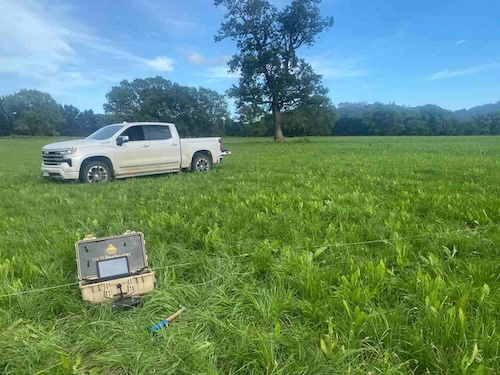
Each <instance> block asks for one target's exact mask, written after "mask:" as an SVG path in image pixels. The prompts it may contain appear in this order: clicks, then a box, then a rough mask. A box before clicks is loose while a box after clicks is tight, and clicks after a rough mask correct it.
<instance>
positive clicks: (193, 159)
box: [42, 122, 230, 183]
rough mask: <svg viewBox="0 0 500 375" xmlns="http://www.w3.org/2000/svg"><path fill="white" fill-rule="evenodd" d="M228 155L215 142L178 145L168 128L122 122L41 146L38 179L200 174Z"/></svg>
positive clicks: (95, 179)
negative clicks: (195, 172)
mask: <svg viewBox="0 0 500 375" xmlns="http://www.w3.org/2000/svg"><path fill="white" fill-rule="evenodd" d="M229 154H230V152H229V151H226V150H224V148H223V147H222V141H221V139H220V138H192V139H191V138H183V139H181V138H180V137H179V133H178V132H177V129H176V127H175V125H174V124H169V123H160V122H135V123H126V122H124V123H123V124H113V125H108V126H105V127H103V128H101V129H99V130H97V131H96V132H94V133H92V134H91V135H89V136H88V137H87V138H85V139H81V140H72V141H65V142H57V143H51V144H48V145H46V146H44V147H43V148H42V158H43V162H42V175H43V177H47V178H53V179H58V180H80V181H81V182H89V183H95V182H107V181H110V180H111V179H112V178H126V177H132V176H144V175H151V174H160V173H171V172H178V171H180V170H182V169H189V170H192V171H206V170H209V169H211V168H212V165H213V164H219V163H221V162H222V158H223V157H224V156H226V155H229Z"/></svg>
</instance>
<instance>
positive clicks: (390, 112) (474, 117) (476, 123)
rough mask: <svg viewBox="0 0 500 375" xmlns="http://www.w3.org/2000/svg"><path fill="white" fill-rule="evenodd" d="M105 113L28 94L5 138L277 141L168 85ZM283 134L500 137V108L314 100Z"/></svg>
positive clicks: (148, 86)
mask: <svg viewBox="0 0 500 375" xmlns="http://www.w3.org/2000/svg"><path fill="white" fill-rule="evenodd" d="M106 99H107V102H106V103H105V104H104V113H94V111H92V110H91V109H87V110H80V109H78V108H76V107H75V106H72V105H67V104H65V105H62V104H59V103H57V102H56V101H55V100H54V98H52V97H51V95H49V94H48V93H44V92H40V91H38V90H27V89H24V90H21V91H19V92H17V93H14V94H11V95H6V96H3V97H0V136H11V135H14V136H15V135H25V136H75V137H85V136H87V135H89V134H91V133H92V132H94V131H95V130H97V129H99V128H100V127H102V126H104V125H107V124H111V123H116V122H123V121H128V122H132V121H162V122H173V123H175V124H176V125H177V127H178V129H179V132H180V133H181V135H182V136H185V137H197V136H215V135H217V136H241V137H250V136H251V137H264V136H272V135H273V131H274V127H273V118H272V114H271V113H269V112H267V113H266V112H264V111H262V110H261V109H260V108H255V107H254V108H252V107H250V106H246V107H242V108H240V110H239V111H238V113H237V114H233V115H231V113H230V111H229V104H228V102H227V100H226V97H225V96H224V95H222V94H219V93H218V92H216V91H214V90H211V89H207V88H203V87H199V88H196V87H189V86H182V85H179V84H177V83H174V82H171V81H169V80H166V79H164V78H162V77H152V78H145V79H135V80H133V81H126V80H125V81H122V82H121V83H120V84H119V85H118V86H114V87H112V88H111V90H110V91H109V92H108V94H107V95H106ZM282 121H283V133H284V135H285V136H288V137H297V136H331V135H333V136H356V135H363V136H371V135H373V136H398V135H500V102H497V103H496V104H486V105H483V106H478V107H474V108H471V109H469V110H465V109H463V110H459V111H449V110H446V109H443V108H441V107H439V106H436V105H425V106H419V107H407V106H400V105H396V104H384V103H374V104H368V103H339V104H338V105H337V106H334V105H333V104H332V103H331V100H330V99H329V98H328V97H326V96H316V97H312V98H311V100H308V101H307V102H303V103H301V104H300V105H299V106H297V107H296V108H294V109H292V110H288V111H285V112H283V114H282Z"/></svg>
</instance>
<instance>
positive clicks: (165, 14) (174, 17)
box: [134, 0, 203, 36]
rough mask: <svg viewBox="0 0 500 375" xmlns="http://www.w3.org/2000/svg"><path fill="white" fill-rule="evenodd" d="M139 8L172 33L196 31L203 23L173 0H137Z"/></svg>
mask: <svg viewBox="0 0 500 375" xmlns="http://www.w3.org/2000/svg"><path fill="white" fill-rule="evenodd" d="M134 4H135V6H136V7H137V9H138V10H139V11H140V12H142V13H144V14H145V15H146V16H148V17H151V18H153V19H155V20H156V21H157V23H158V24H160V25H163V26H164V27H163V29H164V30H165V31H166V32H168V33H169V34H172V35H183V36H185V34H186V33H189V32H193V31H196V30H198V29H200V28H201V27H202V26H203V25H201V24H199V23H197V22H195V21H193V20H192V18H191V16H190V15H188V14H186V13H185V12H183V11H180V10H179V9H176V8H175V3H173V2H172V1H163V2H162V1H151V0H136V1H135V2H134Z"/></svg>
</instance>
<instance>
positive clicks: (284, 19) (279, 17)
mask: <svg viewBox="0 0 500 375" xmlns="http://www.w3.org/2000/svg"><path fill="white" fill-rule="evenodd" d="M320 1H321V0H293V1H292V3H291V4H290V5H288V6H286V7H284V9H282V10H278V9H277V8H276V7H275V6H273V5H271V4H270V3H269V2H268V1H267V0H215V2H214V3H215V5H216V6H219V5H223V6H225V7H226V8H227V14H226V15H225V22H223V23H222V25H221V28H220V30H219V32H218V34H217V35H216V36H215V40H216V41H221V40H223V39H226V38H229V39H231V40H233V41H235V42H236V46H237V48H238V53H237V54H236V55H234V56H233V57H232V58H231V60H230V62H229V68H230V70H231V71H232V72H239V73H240V79H239V85H238V86H233V87H232V88H231V89H230V90H229V95H230V96H232V97H234V98H236V100H237V105H238V107H242V106H244V105H258V106H263V107H264V108H266V109H267V110H269V109H270V110H271V111H272V113H273V121H274V139H276V140H281V139H282V138H283V131H282V127H281V112H282V110H286V109H293V108H296V107H297V106H299V105H300V104H301V102H302V101H304V100H305V99H307V98H309V97H311V96H314V95H325V94H326V93H327V90H326V89H325V88H324V87H323V86H322V85H321V76H320V75H318V74H315V73H314V71H313V69H312V68H311V65H309V64H308V63H307V62H306V61H305V60H304V59H302V58H299V57H298V56H297V50H298V49H299V48H300V47H302V46H312V45H313V44H314V43H315V41H316V38H317V36H318V35H319V34H320V33H321V32H323V31H325V30H327V29H328V28H330V27H331V26H332V25H333V18H331V17H326V18H323V17H321V15H320V11H319V8H318V5H319V3H320Z"/></svg>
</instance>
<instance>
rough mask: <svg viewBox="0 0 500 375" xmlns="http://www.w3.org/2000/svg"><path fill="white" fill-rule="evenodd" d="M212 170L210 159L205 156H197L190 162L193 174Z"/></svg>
mask: <svg viewBox="0 0 500 375" xmlns="http://www.w3.org/2000/svg"><path fill="white" fill-rule="evenodd" d="M210 169H212V158H211V157H210V156H208V155H207V154H197V155H195V156H194V157H193V161H192V162H191V170H192V171H194V172H204V171H209V170H210Z"/></svg>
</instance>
